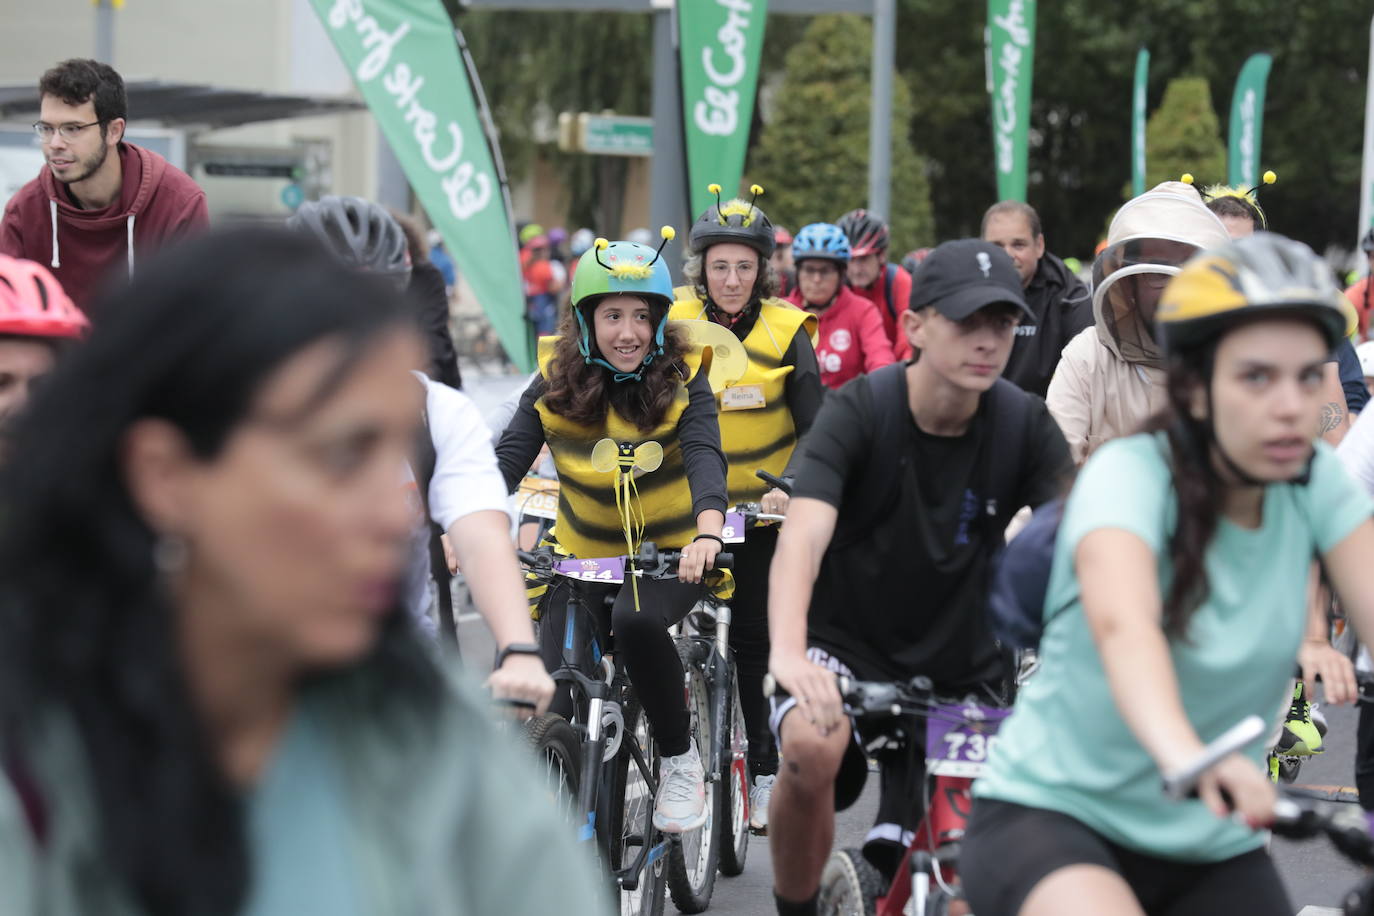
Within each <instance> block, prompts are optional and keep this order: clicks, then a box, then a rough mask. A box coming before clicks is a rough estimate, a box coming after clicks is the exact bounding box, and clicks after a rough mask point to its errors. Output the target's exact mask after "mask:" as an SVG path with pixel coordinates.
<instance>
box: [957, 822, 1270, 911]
mask: <svg viewBox="0 0 1374 916" xmlns="http://www.w3.org/2000/svg"><path fill="white" fill-rule="evenodd" d="M1070 865H1098V866H1101V867H1102V868H1105V869H1108V870H1109V871H1113V872H1116V873H1117V874H1118V875H1120V876H1121V877H1122V878H1123V879H1124V880H1125V881H1126V883H1127V884H1128V885H1130V887H1131V890H1132V891H1133V892H1134V893H1135V896H1136V899H1137V900H1138V901H1140V906H1141V908H1142V909H1144V910H1145V912H1146V913H1147V914H1150V916H1156V914H1158V916H1211V914H1213V913H1245V914H1246V916H1292V914H1293V912H1294V910H1293V907H1292V906H1291V905H1289V903H1288V894H1287V892H1286V891H1285V890H1284V889H1283V882H1282V881H1281V880H1279V874H1278V872H1277V871H1276V870H1275V868H1274V863H1273V862H1272V861H1271V860H1270V859H1269V855H1268V853H1266V852H1265V851H1264V850H1263V849H1256V850H1253V851H1252V852H1247V853H1244V854H1243V855H1239V856H1236V857H1235V858H1232V859H1225V860H1223V861H1220V862H1199V863H1190V862H1176V861H1173V860H1170V859H1161V858H1158V857H1156V856H1149V855H1145V854H1144V853H1140V852H1135V851H1133V850H1130V849H1126V848H1124V847H1122V846H1118V845H1117V844H1115V843H1113V842H1111V841H1110V840H1107V839H1105V838H1103V837H1102V836H1101V835H1099V834H1098V833H1096V832H1095V831H1093V830H1092V829H1090V828H1088V827H1087V826H1086V825H1084V824H1083V823H1081V822H1080V821H1077V820H1075V819H1073V818H1071V817H1069V816H1068V815H1066V814H1060V813H1059V812H1057V811H1047V810H1045V809H1043V808H1028V807H1026V806H1024V805H1017V804H1013V803H1011V802H1004V801H996V800H994V799H988V798H980V799H978V800H977V802H975V803H974V806H973V816H972V818H971V819H970V820H969V825H968V832H967V833H966V834H965V835H964V845H963V850H962V852H961V854H960V856H959V872H960V876H961V878H962V881H963V885H964V893H965V895H966V896H967V897H968V901H969V904H970V905H971V906H972V907H973V911H974V912H975V913H977V914H978V916H1016V914H1017V913H1018V912H1019V911H1020V909H1021V906H1022V905H1023V904H1024V903H1025V902H1026V898H1027V897H1029V896H1030V893H1031V891H1033V890H1034V889H1035V887H1036V885H1038V884H1039V883H1040V882H1041V881H1043V880H1044V879H1045V878H1047V877H1048V876H1049V875H1050V874H1052V873H1053V872H1056V871H1058V870H1059V869H1061V868H1066V867H1068V866H1070Z"/></svg>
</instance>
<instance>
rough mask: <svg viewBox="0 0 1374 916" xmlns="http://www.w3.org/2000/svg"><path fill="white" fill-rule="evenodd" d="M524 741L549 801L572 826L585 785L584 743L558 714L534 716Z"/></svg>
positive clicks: (527, 725) (526, 730) (527, 728)
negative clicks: (583, 771) (536, 766)
mask: <svg viewBox="0 0 1374 916" xmlns="http://www.w3.org/2000/svg"><path fill="white" fill-rule="evenodd" d="M525 740H526V741H528V742H529V745H530V747H531V748H532V749H533V750H534V753H535V759H536V760H537V761H538V762H539V765H540V772H541V774H543V775H544V776H545V782H544V788H545V789H547V790H548V791H549V793H550V800H551V801H552V802H553V804H554V805H555V806H556V807H557V809H558V811H559V813H560V814H562V815H563V817H564V819H565V820H567V821H568V822H569V823H570V824H571V823H573V820H574V815H573V812H574V809H575V808H576V807H577V792H578V789H579V788H580V787H581V785H582V778H581V777H582V747H581V745H582V742H581V739H580V738H579V737H578V734H577V731H576V729H574V728H573V727H572V726H571V725H570V724H568V720H567V719H564V718H563V717H562V716H560V715H557V714H556V713H551V712H546V713H544V714H543V715H538V716H532V717H531V718H530V719H529V720H528V721H527V722H526V723H525Z"/></svg>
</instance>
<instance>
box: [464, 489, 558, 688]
mask: <svg viewBox="0 0 1374 916" xmlns="http://www.w3.org/2000/svg"><path fill="white" fill-rule="evenodd" d="M448 536H449V540H450V542H451V543H452V545H453V552H454V553H455V554H457V557H458V563H459V565H460V566H461V567H462V569H463V570H465V574H466V576H467V581H468V587H469V588H471V589H472V600H473V603H474V604H476V605H477V611H478V613H480V614H481V615H482V619H483V620H485V621H486V624H487V626H488V627H489V628H490V629H491V634H492V636H493V637H494V638H495V640H496V645H497V648H498V649H501V648H505V647H506V646H508V645H510V644H511V643H517V642H521V643H532V642H534V627H533V625H532V624H531V623H530V612H529V605H528V603H527V602H526V600H525V586H524V580H523V579H522V578H521V575H520V565H519V563H518V562H517V561H516V559H515V549H514V548H513V547H512V546H511V541H510V519H509V518H508V517H507V516H506V514H505V513H504V512H500V511H497V510H494V509H485V510H482V511H480V512H473V513H471V514H469V515H464V516H463V517H462V518H460V519H458V521H456V522H454V523H453V527H451V528H449V530H448ZM488 683H489V684H490V685H491V687H492V694H493V695H494V696H497V697H509V698H514V699H524V700H531V701H533V702H534V703H536V705H537V706H538V711H540V712H543V711H544V710H545V709H546V708H547V707H548V705H549V700H550V699H551V698H552V697H553V681H552V680H551V679H550V678H549V676H548V673H547V672H545V671H544V663H543V662H542V661H540V660H539V658H537V657H536V656H533V655H511V656H508V657H507V658H506V661H505V663H504V664H503V665H502V666H501V667H500V668H499V669H498V670H497V671H495V672H493V673H492V676H491V678H490V680H489V681H488Z"/></svg>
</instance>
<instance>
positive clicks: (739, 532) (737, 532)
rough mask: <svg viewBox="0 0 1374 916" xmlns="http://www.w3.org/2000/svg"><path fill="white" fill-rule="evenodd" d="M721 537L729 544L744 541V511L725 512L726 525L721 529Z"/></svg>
mask: <svg viewBox="0 0 1374 916" xmlns="http://www.w3.org/2000/svg"><path fill="white" fill-rule="evenodd" d="M720 539H721V540H722V541H724V542H725V543H727V544H743V543H744V513H742V512H727V513H725V527H724V528H722V529H720Z"/></svg>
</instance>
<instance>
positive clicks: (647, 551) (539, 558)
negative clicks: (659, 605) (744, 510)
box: [515, 541, 735, 579]
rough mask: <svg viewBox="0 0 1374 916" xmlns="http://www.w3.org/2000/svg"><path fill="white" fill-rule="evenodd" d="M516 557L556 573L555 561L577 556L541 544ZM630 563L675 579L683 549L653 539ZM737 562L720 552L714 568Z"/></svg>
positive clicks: (657, 576) (537, 568)
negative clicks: (666, 546)
mask: <svg viewBox="0 0 1374 916" xmlns="http://www.w3.org/2000/svg"><path fill="white" fill-rule="evenodd" d="M515 556H516V557H517V558H518V559H519V560H520V562H521V563H523V564H525V565H526V566H527V567H529V568H530V569H531V570H533V571H535V572H538V573H552V572H554V564H555V563H557V562H558V561H560V560H566V559H573V558H572V557H561V556H559V555H558V554H556V553H554V552H553V549H552V548H549V547H540V548H536V549H535V550H532V551H531V550H516V551H515ZM628 559H629V566H630V567H631V568H633V569H636V570H638V571H639V572H640V573H642V574H644V575H647V576H648V577H649V578H651V579H674V578H676V577H677V564H678V562H679V561H680V560H681V559H682V551H681V550H659V549H658V546H657V545H655V544H654V542H653V541H645V542H644V543H643V544H641V545H640V548H639V553H638V554H637V555H635V556H633V557H629V558H628ZM734 565H735V555H734V554H732V553H726V552H721V553H718V554H716V559H715V563H714V564H713V566H712V569H729V568H731V567H732V566H734Z"/></svg>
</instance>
